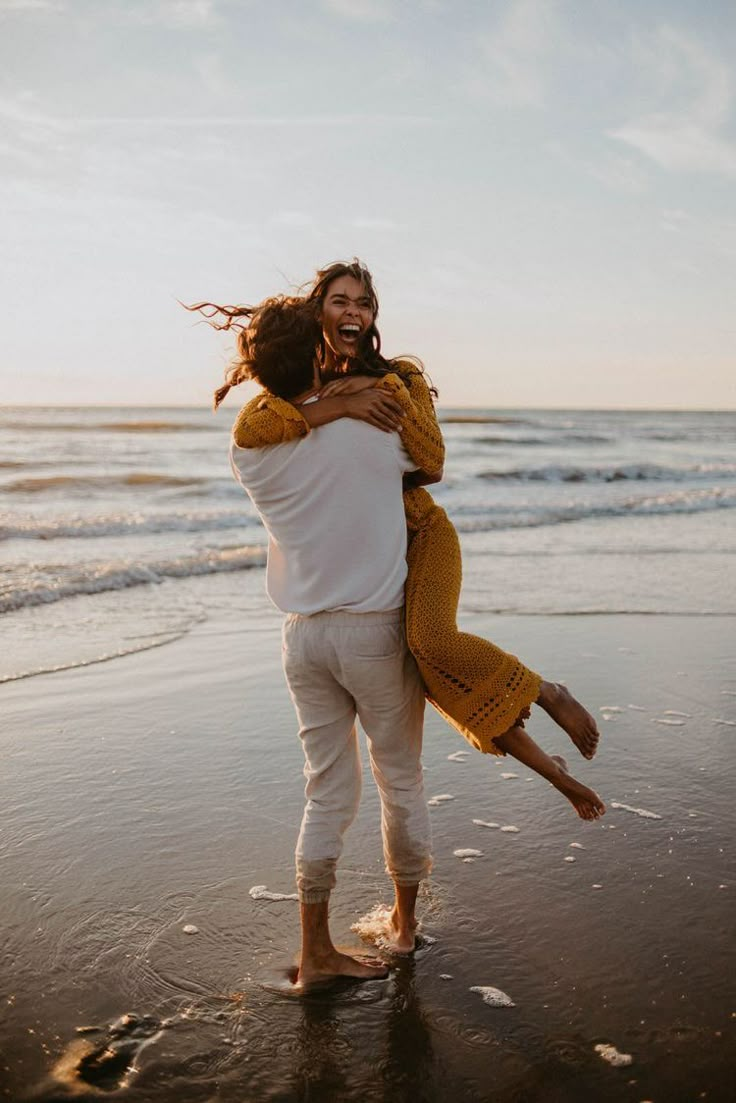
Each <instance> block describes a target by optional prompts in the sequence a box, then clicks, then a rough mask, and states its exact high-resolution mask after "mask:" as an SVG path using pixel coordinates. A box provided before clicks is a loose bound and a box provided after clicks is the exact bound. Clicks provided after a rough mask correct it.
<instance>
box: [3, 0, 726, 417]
mask: <svg viewBox="0 0 736 1103" xmlns="http://www.w3.org/2000/svg"><path fill="white" fill-rule="evenodd" d="M734 58H736V4H735V3H734V2H733V0H708V2H707V3H700V2H697V0H585V2H581V0H486V2H485V3H480V2H464V0H403V2H402V0H270V2H268V3H267V2H266V0H259V2H256V0H104V2H100V0H0V238H1V247H0V301H1V302H2V305H3V311H2V315H3V321H2V329H1V330H0V332H1V333H2V343H1V345H0V404H27V403H32V404H42V405H46V404H48V405H72V406H73V405H78V404H93V405H94V404H120V405H196V406H199V405H203V404H204V405H206V404H207V403H209V401H210V398H211V394H212V391H213V389H214V388H215V386H217V385H218V384H219V382H220V381H221V379H222V374H223V371H224V368H225V366H226V364H227V361H228V357H229V356H230V355H231V354H232V351H233V349H232V342H231V341H229V340H228V339H227V338H226V337H225V336H224V335H218V334H216V333H214V332H213V331H212V330H210V329H209V328H208V327H206V326H204V325H194V324H193V320H192V317H191V315H188V314H186V313H185V312H184V311H183V310H182V308H181V307H180V306H179V305H178V302H177V300H183V301H185V302H186V301H190V302H191V301H195V300H200V299H210V300H214V301H218V302H226V303H233V302H241V303H254V302H258V301H259V300H260V299H262V298H264V297H266V296H267V295H271V294H275V293H277V292H282V291H289V290H293V289H294V287H295V286H297V285H300V284H302V283H304V282H305V281H307V280H308V279H309V278H310V277H311V276H312V274H313V273H314V271H315V269H316V268H317V267H320V266H322V265H324V264H326V263H329V262H331V261H333V260H337V259H345V258H351V257H353V256H359V257H360V258H361V259H362V260H363V261H365V262H366V263H367V264H368V266H369V267H370V269H371V270H372V272H373V274H374V277H375V281H376V286H377V289H378V294H379V299H380V304H381V305H380V315H379V320H378V324H379V329H380V331H381V335H382V340H383V350H384V353H385V354H387V355H389V356H394V355H399V354H406V353H411V354H414V355H416V356H419V357H420V358H421V359H422V361H423V362H424V364H425V367H426V369H427V371H428V373H429V375H430V377H431V378H432V380H433V382H434V383H435V384H436V386H437V387H438V389H439V392H440V402H441V404H442V405H444V406H490V407H520V406H521V407H523V406H537V407H563V408H564V407H616V408H620V407H623V408H628V407H633V408H637V407H639V408H641V407H653V408H679V407H694V408H701V409H723V408H729V409H733V408H736V382H735V380H736V309H735V307H734V304H736V107H735V104H734V96H735V92H736V71H735V67H734ZM252 387H253V385H252V384H246V386H245V387H241V388H238V389H237V390H235V391H234V392H232V395H231V397H230V398H229V399H228V402H229V403H230V404H231V405H238V404H239V403H240V402H242V401H245V400H246V399H247V398H248V397H249V394H250V390H249V388H252Z"/></svg>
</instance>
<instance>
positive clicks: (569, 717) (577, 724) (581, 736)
mask: <svg viewBox="0 0 736 1103" xmlns="http://www.w3.org/2000/svg"><path fill="white" fill-rule="evenodd" d="M537 704H538V705H539V706H540V708H543V709H544V711H545V712H546V713H547V714H548V715H549V716H551V717H552V719H553V720H554V722H555V724H559V726H560V727H561V728H563V729H564V731H566V732H567V734H568V735H569V736H570V738H571V739H572V741H573V743H574V744H575V746H576V747H577V749H578V750H579V751H580V753H581V755H582V756H583V758H592V757H593V755H594V754H595V752H596V750H597V749H598V740H599V738H600V734H599V732H598V728H597V726H596V722H595V720H594V719H593V717H592V716H591V715H590V713H589V712H588V710H587V709H586V708H583V706H582V705H581V704H580V702H579V701H576V700H575V698H574V697H573V695H572V694H571V693H570V691H569V690H568V689H567V688H566V686H563V685H560V684H559V683H558V682H542V685H541V688H540V690H539V697H537Z"/></svg>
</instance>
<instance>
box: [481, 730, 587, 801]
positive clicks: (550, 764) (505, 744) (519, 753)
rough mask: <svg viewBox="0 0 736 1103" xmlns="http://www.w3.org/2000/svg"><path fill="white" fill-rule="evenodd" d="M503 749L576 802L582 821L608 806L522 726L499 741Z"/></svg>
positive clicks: (559, 756)
mask: <svg viewBox="0 0 736 1103" xmlns="http://www.w3.org/2000/svg"><path fill="white" fill-rule="evenodd" d="M496 742H497V744H498V746H499V747H500V748H501V750H503V751H505V752H506V754H510V755H511V757H512V758H515V759H517V760H518V761H519V762H521V763H523V764H524V766H528V767H529V769H530V770H534V772H535V773H537V774H539V775H540V776H541V777H543V778H545V779H546V780H547V781H549V782H551V784H552V785H554V787H555V789H557V790H559V792H560V793H562V795H563V796H565V797H567V799H568V800H569V801H570V803H571V804H572V806H573V808H574V809H575V811H576V812H577V814H578V815H579V816H580V818H581V820H597V819H599V818H600V817H601V816H602V815H603V814H604V813H605V811H606V806H605V804H604V803H603V801H602V800H601V798H600V797H599V796H598V794H597V793H595V792H594V791H593V790H592V789H589V788H588V787H587V785H583V784H582V783H581V782H579V781H576V779H575V778H574V777H572V775H571V774H569V773H568V771H567V763H566V762H565V760H564V758H562V756H561V755H548V754H547V753H546V752H545V751H543V750H542V748H541V747H540V746H539V745H538V744H537V743H535V742H534V740H533V739H532V737H531V736H530V735H529V733H528V732H526V731H525V730H524V728H521V727H513V728H511V729H510V730H509V731H507V732H506V733H505V735H502V736H501V737H500V739H497V740H496Z"/></svg>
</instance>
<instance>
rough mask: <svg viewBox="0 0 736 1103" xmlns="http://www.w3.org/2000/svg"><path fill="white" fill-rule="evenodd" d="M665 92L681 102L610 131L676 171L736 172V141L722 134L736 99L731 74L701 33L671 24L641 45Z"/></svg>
mask: <svg viewBox="0 0 736 1103" xmlns="http://www.w3.org/2000/svg"><path fill="white" fill-rule="evenodd" d="M636 51H637V53H638V55H639V60H640V61H641V62H644V63H645V64H646V65H647V66H648V67H649V68H648V71H649V72H650V73H651V75H652V79H653V80H654V82H655V83H656V85H657V86H658V89H659V95H660V97H662V98H666V99H667V100H668V101H670V102H671V101H674V102H676V103H678V104H679V105H680V106H678V107H677V108H667V109H665V110H659V111H653V112H650V113H648V114H645V115H642V116H639V117H638V118H634V119H632V120H630V121H629V122H627V123H624V124H623V126H619V127H616V128H615V129H613V130H609V131H608V135H609V137H611V138H613V139H614V140H616V141H619V142H624V143H625V144H627V145H629V146H631V147H633V148H634V149H636V150H637V151H638V152H639V153H641V154H643V155H644V156H645V157H648V158H649V159H650V160H652V161H654V162H655V163H656V164H658V165H659V166H660V167H662V168H664V169H667V170H669V171H673V172H698V173H714V174H717V175H722V176H726V177H729V178H732V177H736V145H735V144H734V143H733V142H732V141H730V140H729V139H728V138H726V137H724V136H723V134H721V133H720V131H721V128H722V127H723V126H724V124H725V123H726V122H727V121H728V118H729V114H730V111H731V106H732V102H733V82H732V78H731V73H730V71H729V69H728V67H727V66H726V64H725V63H724V62H722V61H721V59H720V58H718V57H717V56H716V55H715V54H713V53H712V52H710V51H708V50H706V49H705V47H704V46H703V45H702V43H700V42H699V41H698V40H697V39H696V38H694V37H692V36H688V35H686V34H685V33H684V32H683V31H681V30H679V29H675V28H671V27H665V28H662V29H661V30H660V31H659V32H658V33H657V35H656V36H654V37H653V38H651V39H649V40H646V41H643V42H642V41H640V42H639V43H638V44H637V46H636Z"/></svg>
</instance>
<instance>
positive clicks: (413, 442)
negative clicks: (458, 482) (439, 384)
mask: <svg viewBox="0 0 736 1103" xmlns="http://www.w3.org/2000/svg"><path fill="white" fill-rule="evenodd" d="M402 376H403V378H402ZM377 386H379V387H382V388H383V389H384V390H387V391H390V392H391V394H392V395H393V397H394V398H395V399H396V400H397V401H398V402H399V403H400V404H401V405H402V406H403V408H404V410H405V412H406V417H405V418H404V423H403V425H402V428H401V430H400V434H401V439H402V441H403V444H404V447H405V448H406V450H407V452H408V453H409V455H410V456H411V458H412V459H413V461H414V463H415V464H416V465H417V467H418V468H419V469H420V470H421V471H426V472H427V474H428V475H435V474H437V472H438V471H441V470H442V467H443V465H444V462H445V442H444V441H443V439H442V433H441V431H440V427H439V425H438V423H437V414H436V413H435V409H434V402H433V401H432V395H431V392H430V390H429V387H428V386H427V383H426V381H425V379H424V376H423V375H422V373H421V372H420V371H417V370H416V369H415V368H413V366H411V365H409V366H407V370H406V371H404V372H402V374H401V375H399V374H398V373H397V372H391V373H389V374H388V375H384V376H383V378H382V379H380V380H379V382H378V384H377Z"/></svg>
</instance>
